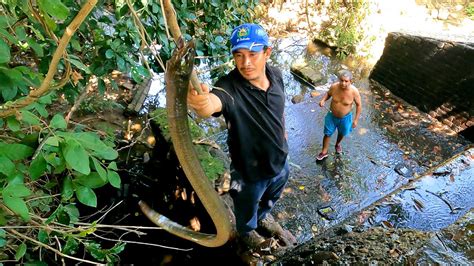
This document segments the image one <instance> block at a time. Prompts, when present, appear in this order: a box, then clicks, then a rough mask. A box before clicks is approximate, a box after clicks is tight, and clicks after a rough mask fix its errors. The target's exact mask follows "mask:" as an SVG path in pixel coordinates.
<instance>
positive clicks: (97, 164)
mask: <svg viewBox="0 0 474 266" xmlns="http://www.w3.org/2000/svg"><path fill="white" fill-rule="evenodd" d="M92 163H94V168H95V170H96V171H97V173H99V175H100V177H101V178H102V179H103V180H107V172H106V171H105V169H104V167H102V165H101V164H100V162H99V160H97V159H96V158H94V157H92Z"/></svg>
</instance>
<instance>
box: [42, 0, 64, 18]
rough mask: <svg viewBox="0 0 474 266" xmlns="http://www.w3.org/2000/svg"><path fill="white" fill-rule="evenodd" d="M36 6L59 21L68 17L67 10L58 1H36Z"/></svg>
mask: <svg viewBox="0 0 474 266" xmlns="http://www.w3.org/2000/svg"><path fill="white" fill-rule="evenodd" d="M38 5H39V7H40V9H41V10H42V11H44V12H46V13H48V14H49V15H51V16H53V17H55V18H57V19H60V20H64V19H66V18H67V16H68V15H69V9H68V8H67V7H66V6H65V5H64V4H63V3H61V1H60V0H38Z"/></svg>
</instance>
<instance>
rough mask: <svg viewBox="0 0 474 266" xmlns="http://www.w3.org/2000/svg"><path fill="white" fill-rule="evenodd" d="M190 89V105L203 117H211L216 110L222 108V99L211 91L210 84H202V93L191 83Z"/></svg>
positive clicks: (218, 110)
mask: <svg viewBox="0 0 474 266" xmlns="http://www.w3.org/2000/svg"><path fill="white" fill-rule="evenodd" d="M189 86H190V88H189V90H188V97H187V98H188V105H189V106H190V107H191V108H193V109H194V111H196V113H197V114H198V115H199V116H200V117H203V118H206V117H210V116H211V115H212V114H214V113H216V112H220V111H221V110H222V103H221V101H220V99H219V98H218V97H217V96H216V95H215V94H213V93H209V86H208V85H207V84H203V83H202V84H201V90H202V94H198V92H197V91H196V90H195V89H193V88H192V87H191V85H189Z"/></svg>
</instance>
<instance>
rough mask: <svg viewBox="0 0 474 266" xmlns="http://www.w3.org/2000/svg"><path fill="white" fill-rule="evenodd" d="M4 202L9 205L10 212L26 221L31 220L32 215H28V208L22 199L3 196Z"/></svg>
mask: <svg viewBox="0 0 474 266" xmlns="http://www.w3.org/2000/svg"><path fill="white" fill-rule="evenodd" d="M3 202H4V203H5V205H7V207H8V208H10V210H12V211H13V212H14V213H16V214H18V215H20V217H21V218H23V220H25V221H29V220H30V214H29V213H28V207H27V206H26V203H25V201H24V200H23V199H22V198H17V197H8V196H7V197H5V196H3Z"/></svg>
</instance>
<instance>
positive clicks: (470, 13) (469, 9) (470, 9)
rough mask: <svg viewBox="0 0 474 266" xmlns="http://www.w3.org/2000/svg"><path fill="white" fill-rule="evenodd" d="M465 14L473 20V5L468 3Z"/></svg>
mask: <svg viewBox="0 0 474 266" xmlns="http://www.w3.org/2000/svg"><path fill="white" fill-rule="evenodd" d="M466 14H467V16H468V17H469V18H470V19H471V20H474V3H469V5H468V6H467V7H466Z"/></svg>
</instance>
